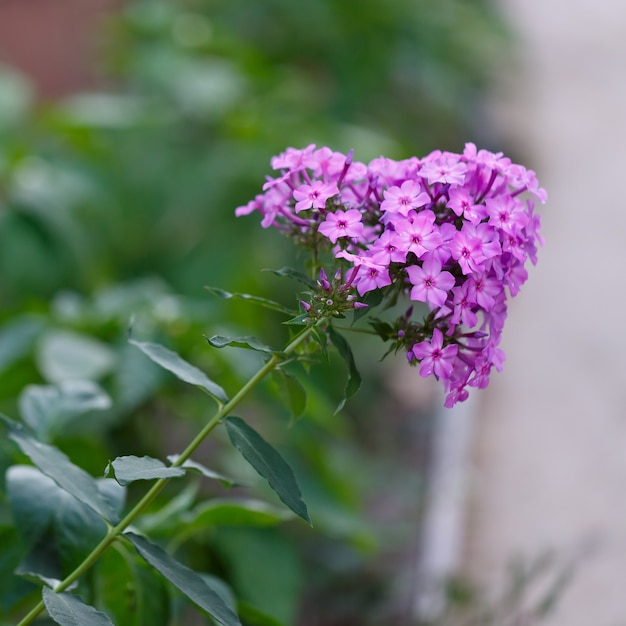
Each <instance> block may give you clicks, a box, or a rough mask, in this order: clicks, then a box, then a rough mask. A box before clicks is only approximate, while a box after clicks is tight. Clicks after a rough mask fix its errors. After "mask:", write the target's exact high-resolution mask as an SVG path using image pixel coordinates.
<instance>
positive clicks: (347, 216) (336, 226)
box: [318, 209, 363, 243]
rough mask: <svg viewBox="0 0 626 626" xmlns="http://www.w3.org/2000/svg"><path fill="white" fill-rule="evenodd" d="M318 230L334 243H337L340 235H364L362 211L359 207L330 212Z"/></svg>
mask: <svg viewBox="0 0 626 626" xmlns="http://www.w3.org/2000/svg"><path fill="white" fill-rule="evenodd" d="M318 231H319V232H320V233H322V235H324V236H325V237H328V238H329V239H330V240H331V241H332V242H333V243H336V241H337V239H339V237H362V236H363V224H362V223H361V212H360V211H359V210H358V209H350V210H348V211H335V213H328V214H327V215H326V221H325V222H322V223H321V224H320V225H319V228H318Z"/></svg>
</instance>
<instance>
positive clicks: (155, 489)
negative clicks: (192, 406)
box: [17, 322, 321, 626]
mask: <svg viewBox="0 0 626 626" xmlns="http://www.w3.org/2000/svg"><path fill="white" fill-rule="evenodd" d="M318 323H321V322H318ZM312 330H313V326H306V327H305V328H304V329H303V330H302V331H301V332H300V333H298V334H297V335H296V336H295V337H294V338H293V339H292V340H291V342H290V343H289V344H288V345H287V347H286V348H285V349H284V350H283V351H282V352H280V353H277V354H273V355H272V356H271V358H270V359H269V360H268V361H267V362H266V363H265V364H264V365H263V367H261V368H260V369H259V370H258V371H257V372H256V374H254V375H253V376H252V377H251V378H250V379H249V380H248V381H247V382H246V383H245V384H244V385H243V386H242V387H241V389H239V391H238V392H237V393H236V394H235V395H234V396H233V397H232V398H231V399H230V400H229V401H228V402H226V404H223V405H221V406H220V407H219V408H218V410H217V412H216V414H215V415H214V416H213V417H212V418H211V420H209V422H207V424H206V425H205V426H204V427H203V428H202V430H201V431H200V432H199V433H198V434H197V435H196V437H194V439H193V440H192V441H191V443H190V444H189V445H188V446H187V447H186V448H185V450H184V451H183V452H182V453H181V454H180V456H179V457H178V458H177V459H176V461H175V462H174V463H172V467H180V466H181V465H183V463H184V462H185V461H186V460H187V459H188V458H189V457H190V456H191V455H192V454H193V452H194V451H195V450H196V448H198V446H199V445H200V444H201V443H202V442H203V441H204V439H205V438H206V437H207V436H208V435H209V433H210V432H211V431H212V430H213V429H214V428H215V427H216V426H217V425H218V424H219V423H220V421H221V420H222V419H223V418H225V417H226V416H228V414H229V413H230V412H231V411H232V410H233V409H234V408H235V407H236V406H238V405H239V403H240V402H241V401H242V400H243V399H244V398H245V397H246V396H247V395H248V394H249V393H250V392H251V391H252V390H253V389H254V388H255V387H256V386H257V385H258V384H259V382H261V380H263V379H264V378H265V377H266V376H267V375H268V374H269V373H270V372H272V371H273V370H274V369H276V367H277V366H278V365H279V364H280V362H281V361H282V359H283V358H284V357H285V356H287V355H289V354H291V353H293V352H295V350H296V349H297V348H298V346H299V345H300V344H301V343H302V342H304V341H305V339H307V337H309V335H310V334H311V332H312ZM168 482H169V479H168V478H159V479H158V480H157V481H156V482H155V483H154V484H153V485H152V487H151V488H150V490H149V491H148V492H147V493H146V494H145V495H144V497H143V498H141V500H140V501H139V502H138V503H137V504H136V505H135V506H134V507H133V508H132V509H131V510H130V511H129V512H128V513H127V514H126V516H125V517H124V518H123V519H122V520H121V521H120V522H119V523H118V524H116V525H115V526H109V529H108V531H107V533H106V535H105V536H104V537H103V538H102V540H101V541H100V543H99V544H98V545H97V546H96V547H95V548H94V549H93V550H92V551H91V553H90V554H89V555H88V556H86V557H85V559H84V560H83V562H82V563H81V564H80V565H79V566H78V567H76V569H75V570H74V571H73V572H72V573H71V574H69V575H68V576H67V577H66V578H65V579H64V580H63V581H61V582H60V583H59V584H58V585H57V586H56V587H55V588H54V591H55V593H61V592H63V591H65V590H66V589H68V588H69V587H70V586H71V585H72V584H73V583H75V582H76V581H77V580H78V579H79V578H80V577H81V576H82V575H83V574H84V573H85V572H86V571H87V570H89V569H90V568H91V567H92V565H93V564H94V563H95V562H96V561H97V560H98V559H99V558H100V556H101V555H102V554H103V552H105V551H106V550H107V549H108V548H109V546H110V545H111V544H112V543H113V542H114V541H115V540H116V539H117V538H118V537H119V536H120V535H121V534H122V533H123V532H124V531H125V530H126V529H127V528H128V527H129V526H130V525H131V524H132V523H133V522H134V521H135V519H137V517H138V516H139V515H140V514H141V513H143V512H144V511H145V510H146V509H147V508H148V506H150V504H151V503H152V502H153V500H154V499H155V498H156V497H157V496H158V495H159V494H160V493H161V491H163V488H164V487H165V485H166V484H167V483H168ZM44 608H45V605H44V602H43V600H41V601H40V602H39V603H38V604H37V605H36V606H35V607H33V609H32V610H31V611H30V612H29V613H28V614H27V615H26V616H24V617H23V618H22V620H21V621H20V622H19V623H18V624H17V626H26V625H27V624H30V623H32V621H33V620H34V619H35V618H36V617H37V616H38V615H39V614H40V613H41V612H42V611H43V610H44Z"/></svg>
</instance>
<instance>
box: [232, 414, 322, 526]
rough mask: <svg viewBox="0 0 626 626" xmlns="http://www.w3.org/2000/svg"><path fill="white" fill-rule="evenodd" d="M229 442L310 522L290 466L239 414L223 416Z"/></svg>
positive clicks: (285, 500) (282, 497)
mask: <svg viewBox="0 0 626 626" xmlns="http://www.w3.org/2000/svg"><path fill="white" fill-rule="evenodd" d="M224 424H225V425H226V430H227V431H228V436H229V437H230V440H231V442H232V444H233V445H234V446H235V448H237V450H239V452H241V454H242V455H243V457H244V459H246V461H248V463H250V465H252V467H253V468H254V469H255V470H256V471H257V472H258V473H259V474H260V475H261V476H263V478H265V479H266V480H267V482H268V483H269V485H270V487H271V488H272V489H273V490H274V491H275V492H276V493H277V494H278V497H279V498H280V499H281V500H282V501H283V502H284V503H285V504H286V505H287V506H288V507H289V508H290V509H291V510H292V511H293V512H294V513H295V514H296V515H299V516H300V517H301V518H302V519H304V520H305V521H306V522H307V523H308V524H310V523H311V520H310V518H309V513H308V511H307V508H306V504H305V503H304V501H303V500H302V494H301V493H300V488H299V487H298V483H297V482H296V477H295V476H294V473H293V470H292V469H291V467H290V466H289V465H288V464H287V462H286V461H285V460H284V459H283V457H282V456H281V455H280V454H279V453H278V452H277V451H276V450H275V449H274V448H273V447H272V446H271V445H270V444H269V443H267V441H265V439H263V437H261V435H259V433H257V432H256V430H254V428H252V427H251V426H249V425H248V424H246V422H244V421H243V420H242V419H240V418H239V417H234V416H230V417H227V418H226V419H225V420H224Z"/></svg>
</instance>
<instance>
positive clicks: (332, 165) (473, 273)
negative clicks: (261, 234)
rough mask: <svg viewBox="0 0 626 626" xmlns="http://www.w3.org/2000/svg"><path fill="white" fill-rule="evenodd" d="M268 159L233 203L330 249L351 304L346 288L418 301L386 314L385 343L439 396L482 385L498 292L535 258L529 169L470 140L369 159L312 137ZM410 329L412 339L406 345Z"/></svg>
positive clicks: (518, 281)
mask: <svg viewBox="0 0 626 626" xmlns="http://www.w3.org/2000/svg"><path fill="white" fill-rule="evenodd" d="M272 167H273V168H274V169H275V170H279V173H278V175H277V176H276V178H269V179H268V180H267V182H266V183H265V185H263V194H260V195H257V196H256V197H255V199H254V200H253V201H251V202H249V203H248V204H246V205H243V206H240V207H238V208H237V209H236V214H237V215H247V214H249V213H251V212H253V211H258V212H259V213H260V214H261V216H262V221H261V223H262V225H263V226H264V227H268V226H272V227H275V228H278V229H280V230H281V231H282V232H283V233H285V234H286V235H288V236H290V237H293V238H294V240H295V241H296V242H297V243H298V244H302V245H305V246H310V247H311V251H312V252H313V253H314V258H315V259H318V258H319V259H320V261H321V259H322V255H323V254H324V253H325V252H326V253H327V254H332V255H334V256H335V258H336V259H337V260H338V262H339V263H340V265H339V267H338V268H337V271H338V272H339V274H340V275H345V276H347V279H346V282H345V283H343V284H342V285H341V287H337V288H338V289H340V290H341V291H340V293H341V294H342V295H341V297H342V298H348V299H354V302H355V304H354V306H355V307H356V306H365V305H364V304H363V303H358V302H357V297H358V296H357V294H355V293H353V291H352V290H356V291H357V292H358V294H359V295H361V296H362V295H364V294H366V293H368V292H370V291H376V290H382V293H381V294H380V295H381V298H382V299H383V300H384V299H385V298H387V297H389V301H393V299H395V298H396V297H398V296H399V295H405V296H408V297H409V298H410V299H411V300H417V301H421V302H425V303H426V304H427V305H428V307H429V308H430V311H431V313H430V314H427V317H426V318H425V319H423V320H421V321H419V320H413V319H412V315H413V312H411V313H409V314H407V315H406V316H405V318H403V319H399V320H397V324H398V326H399V328H400V329H401V332H402V334H400V331H399V332H398V337H397V343H396V349H398V348H404V349H406V351H407V358H408V360H409V362H415V361H419V362H420V374H422V375H423V376H428V375H430V374H433V375H434V376H436V377H437V378H440V379H443V383H444V386H445V391H446V400H445V405H446V406H452V405H453V404H455V403H456V402H461V401H463V400H465V399H466V398H467V396H468V388H469V387H480V388H482V387H485V386H486V385H487V383H488V381H489V375H490V371H491V369H492V368H496V369H501V367H502V364H503V361H504V352H502V350H500V348H498V347H497V346H498V344H499V341H500V337H501V334H502V331H503V328H504V323H505V320H506V316H507V298H508V297H509V296H515V295H516V294H517V293H518V291H519V289H520V287H521V285H522V284H523V283H524V282H525V281H526V279H527V277H528V274H527V271H526V268H525V265H526V262H527V261H531V262H532V263H536V261H537V248H538V247H539V246H541V245H543V239H542V237H541V235H540V234H539V229H540V219H539V216H538V215H537V214H535V212H534V208H535V204H534V203H535V201H538V202H545V200H546V193H545V191H544V190H543V189H541V188H540V187H539V184H538V182H537V178H536V176H535V173H534V172H533V171H532V170H528V169H526V168H524V167H523V166H521V165H517V164H514V163H512V162H511V160H510V159H508V158H507V157H504V156H503V154H502V153H501V152H497V153H493V152H489V151H487V150H478V149H477V148H476V146H475V145H474V144H472V143H468V144H466V145H465V148H464V150H463V153H462V154H454V153H452V152H442V151H434V152H432V153H431V154H429V155H427V156H426V157H424V158H423V159H419V158H418V157H415V156H413V157H409V158H407V159H404V160H400V161H396V160H393V159H388V158H386V157H379V158H377V159H374V160H373V161H371V162H370V163H369V164H364V163H360V162H358V161H354V160H353V153H352V151H350V152H349V153H348V154H347V155H343V154H341V153H339V152H335V151H333V150H331V149H330V148H327V147H322V148H319V149H316V147H315V146H314V145H313V144H312V145H310V146H307V147H306V148H304V149H303V150H297V149H295V148H287V150H285V152H283V153H282V154H280V155H278V156H277V157H274V158H273V159H272ZM522 194H525V195H522ZM529 195H531V196H533V198H529V197H528V196H529ZM329 199H332V200H331V201H330V202H329ZM303 211H306V213H303V214H302V215H299V213H301V212H303ZM317 233H319V234H320V235H322V237H319V236H317ZM310 235H315V236H313V237H311V236H310ZM325 244H326V245H325ZM346 262H347V263H348V264H350V265H352V269H350V270H349V273H348V274H344V272H345V269H346V268H345V267H341V266H342V265H343V264H345V263H346ZM336 280H337V279H335V281H336ZM334 284H335V283H334V282H333V285H334ZM318 285H319V288H320V289H321V290H322V291H323V293H322V294H321V295H320V298H322V299H323V298H324V297H325V293H326V292H328V291H329V290H330V289H331V283H330V282H329V280H328V279H327V278H325V275H323V274H320V281H318ZM387 287H390V289H389V290H387V289H386V288H387ZM333 288H334V287H333ZM338 293H339V292H338ZM348 299H347V300H346V303H349V302H352V300H348ZM328 306H331V305H328ZM303 308H304V309H305V310H306V307H303ZM348 308H351V307H348ZM409 310H411V311H412V308H411V309H409ZM405 330H406V332H405ZM416 337H419V338H420V339H423V341H421V342H420V343H415V344H414V345H411V344H413V343H414V342H415V341H416V339H415V338H416ZM384 338H385V339H387V337H384Z"/></svg>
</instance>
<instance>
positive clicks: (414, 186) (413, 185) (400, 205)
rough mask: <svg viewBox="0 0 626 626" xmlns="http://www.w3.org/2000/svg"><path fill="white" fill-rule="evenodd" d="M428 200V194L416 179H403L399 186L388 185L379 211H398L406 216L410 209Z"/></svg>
mask: <svg viewBox="0 0 626 626" xmlns="http://www.w3.org/2000/svg"><path fill="white" fill-rule="evenodd" d="M429 202H430V196H429V195H428V194H427V193H426V192H425V191H424V190H423V189H422V186H421V185H420V184H419V182H417V181H416V180H405V181H404V182H403V183H402V185H401V186H400V187H395V186H394V187H389V189H387V190H386V191H385V199H384V200H383V202H382V203H381V205H380V210H381V211H386V212H387V213H400V215H404V216H406V215H407V214H408V212H409V211H410V210H411V209H417V208H419V207H422V206H425V205H426V204H428V203H429Z"/></svg>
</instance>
